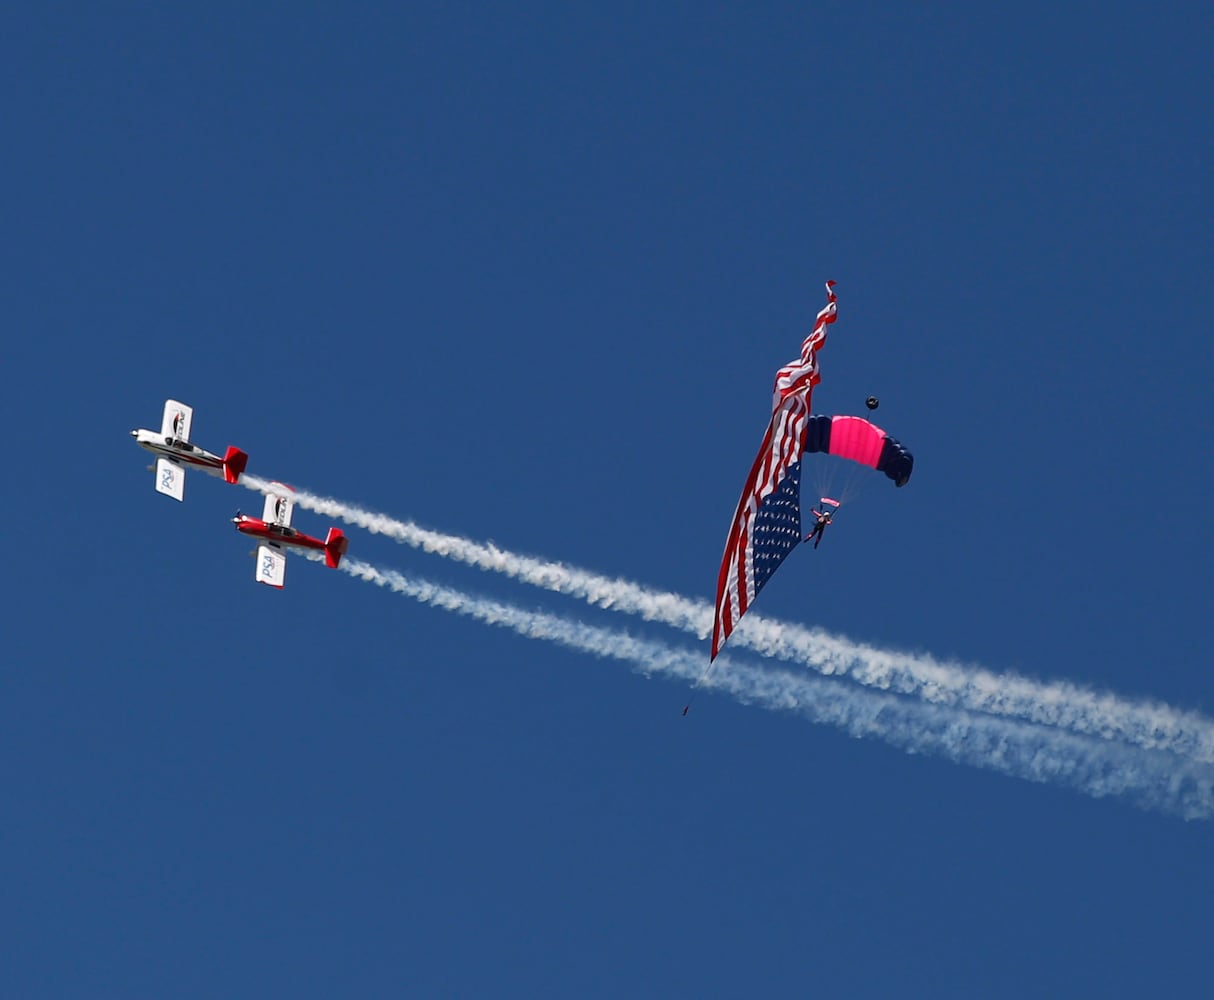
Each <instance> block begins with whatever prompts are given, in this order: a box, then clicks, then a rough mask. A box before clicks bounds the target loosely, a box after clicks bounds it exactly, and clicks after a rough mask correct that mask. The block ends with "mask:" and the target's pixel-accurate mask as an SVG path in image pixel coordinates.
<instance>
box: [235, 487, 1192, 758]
mask: <svg viewBox="0 0 1214 1000" xmlns="http://www.w3.org/2000/svg"><path fill="white" fill-rule="evenodd" d="M241 482H242V483H243V484H245V485H246V486H248V487H249V488H250V489H253V490H256V491H259V492H266V491H268V490H269V489H270V488H271V484H270V483H268V482H266V481H265V480H260V479H257V478H256V477H253V476H248V475H245V476H243V477H241ZM295 502H296V503H297V504H298V505H299V506H301V507H304V508H306V509H308V510H311V511H315V512H316V513H319V514H323V515H325V516H327V517H335V518H339V519H340V520H342V521H345V522H346V523H348V524H353V525H356V526H358V527H361V528H365V529H366V530H367V531H370V532H372V533H374V534H382V535H386V536H388V537H389V538H392V539H395V540H396V541H398V542H402V543H404V544H406V545H411V546H413V547H414V548H418V549H421V550H423V551H426V552H431V553H434V554H437V555H441V556H443V557H445V558H448V559H453V560H455V561H457V562H462V563H466V564H468V565H470V566H475V567H477V568H479V569H482V570H491V571H493V572H495V573H502V574H505V575H506V576H509V577H512V578H514V579H517V580H520V581H522V582H525V583H529V584H532V585H534V586H537V587H542V588H545V589H547V590H551V591H553V592H556V593H560V594H565V595H568V596H571V597H577V598H580V599H582V600H584V601H586V602H587V603H589V604H591V605H595V606H598V607H602V608H607V609H610V610H614V611H621V612H623V613H625V614H631V615H637V616H639V617H641V618H644V619H646V620H648V621H656V622H662V623H663V624H666V625H670V626H672V627H674V628H678V629H682V630H683V631H686V632H690V633H692V634H694V635H697V636H699V637H700V638H701V639H704V638H706V637H707V636H708V633H709V631H710V630H711V628H712V619H713V608H712V606H711V605H710V604H708V603H707V602H706V601H693V600H690V599H688V598H685V597H680V596H679V595H677V594H672V593H667V592H662V591H655V590H650V589H648V588H646V587H642V586H640V585H639V584H636V583H632V582H630V581H627V580H621V579H613V578H611V577H606V576H601V575H599V574H596V573H591V572H589V571H587V570H582V569H578V568H576V567H571V566H566V565H564V564H562V563H559V562H552V561H550V560H543V559H536V558H534V557H532V556H524V555H519V554H517V553H514V552H509V551H505V550H502V549H499V548H497V547H496V546H494V545H484V544H481V543H479V542H475V541H473V540H471V539H468V538H463V537H460V536H457V535H448V534H443V533H441V532H437V531H431V530H428V529H426V528H422V527H419V526H418V525H416V524H414V523H412V522H410V521H399V520H397V519H395V518H392V517H388V516H387V515H385V514H377V513H374V512H372V511H368V510H364V509H362V508H360V507H356V506H354V505H351V504H347V503H343V502H342V501H340V500H333V499H330V498H326V497H320V496H316V495H314V494H311V493H308V492H306V491H300V492H297V493H296V494H295ZM730 644H731V646H733V647H734V648H737V647H739V646H741V647H745V648H748V649H751V650H753V651H754V652H756V653H759V654H760V655H762V656H767V657H778V658H780V659H785V660H789V661H792V662H795V663H801V664H804V665H805V666H808V667H810V668H811V669H813V670H815V671H817V672H818V673H820V674H823V675H825V676H835V677H845V678H848V679H849V680H853V681H855V682H857V683H859V684H862V685H864V686H865V687H869V688H874V689H877V690H880V691H891V692H894V693H896V694H901V695H908V696H913V697H916V698H920V699H922V700H924V701H926V702H929V703H931V704H935V705H941V706H946V707H952V708H960V709H965V710H968V711H974V712H985V713H988V714H990V715H995V716H1001V717H1005V718H1010V719H1023V720H1026V721H1028V722H1034V723H1038V724H1040V725H1046V726H1054V727H1057V728H1060V729H1067V730H1070V731H1072V732H1075V733H1079V734H1083V735H1086V736H1094V737H1099V738H1101V739H1109V740H1122V741H1124V742H1127V743H1130V744H1133V745H1135V746H1139V747H1142V748H1143V749H1148V750H1165V751H1168V752H1170V753H1175V754H1180V755H1182V756H1185V757H1189V758H1191V759H1193V760H1196V761H1200V762H1204V763H1209V762H1214V722H1211V720H1209V719H1207V718H1205V717H1204V716H1202V715H1199V714H1198V713H1195V712H1186V711H1182V710H1179V709H1175V708H1172V707H1171V706H1168V705H1163V704H1159V703H1154V702H1147V701H1131V700H1129V699H1126V698H1122V697H1119V696H1117V695H1114V694H1111V693H1107V692H1097V691H1092V690H1089V689H1087V688H1083V687H1080V686H1079V685H1075V684H1070V683H1066V682H1049V683H1042V682H1036V681H1031V680H1028V679H1026V678H1023V677H1017V676H1015V675H1011V674H997V673H995V672H993V671H990V670H987V669H985V668H982V667H974V666H964V665H962V664H958V663H950V662H942V661H939V660H936V659H934V658H933V657H930V656H926V655H920V654H912V653H903V652H897V651H892V650H884V649H878V648H876V647H874V646H869V645H866V644H863V643H857V642H853V641H851V640H849V639H846V638H843V637H841V636H835V635H831V634H829V633H827V632H824V631H822V630H820V629H808V628H805V627H803V626H799V625H793V624H789V623H784V622H779V621H776V620H774V619H770V618H764V617H762V616H761V615H757V614H755V613H754V612H751V613H750V614H748V615H747V616H746V618H744V619H743V620H742V623H741V625H739V626H738V628H737V629H736V630H735V631H734V633H733V635H732V636H731V638H730ZM702 666H703V664H701V668H702Z"/></svg>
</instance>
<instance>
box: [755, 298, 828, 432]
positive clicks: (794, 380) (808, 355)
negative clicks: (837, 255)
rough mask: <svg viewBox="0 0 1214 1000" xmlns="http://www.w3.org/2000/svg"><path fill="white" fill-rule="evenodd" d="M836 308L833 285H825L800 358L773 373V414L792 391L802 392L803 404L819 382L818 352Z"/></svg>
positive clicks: (820, 378) (807, 400) (807, 402)
mask: <svg viewBox="0 0 1214 1000" xmlns="http://www.w3.org/2000/svg"><path fill="white" fill-rule="evenodd" d="M837 311H838V306H837V305H836V303H835V283H834V282H833V281H828V282H827V283H826V306H825V307H824V308H823V309H822V311H821V312H820V313H818V318H817V319H816V320H814V328H813V329H812V330H811V331H810V333H809V336H808V337H806V338H805V341H804V342H803V343H802V344H801V356H800V357H799V358H797V359H795V360H794V361H790V362H788V364H786V365H785V366H784V367H783V368H781V369H780V370H779V371H778V372H776V385H775V389H774V392H773V395H772V400H771V411H772V413H775V411H776V409H777V407H779V405H780V403H781V402H782V401H783V400H785V399H787V398H788V397H789V396H791V395H792V394H793V393H794V392H801V391H802V390H804V392H805V403H806V405H809V396H810V393H811V392H813V388H814V386H815V385H817V384H818V383H819V382H821V381H822V376H821V374H819V372H818V350H819V348H821V347H822V345H823V344H825V343H826V328H827V327H828V326H830V324H831V323H833V322H834V321H835V316H836V313H837Z"/></svg>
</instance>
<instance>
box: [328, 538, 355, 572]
mask: <svg viewBox="0 0 1214 1000" xmlns="http://www.w3.org/2000/svg"><path fill="white" fill-rule="evenodd" d="M349 544H350V540H349V539H348V538H346V536H345V535H343V534H342V532H341V528H330V529H329V533H328V535H326V536H325V565H326V566H328V567H329V569H337V564H338V563H340V562H341V557H342V556H344V555H345V554H346V548H347V547H348V546H349Z"/></svg>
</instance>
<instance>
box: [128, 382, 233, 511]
mask: <svg viewBox="0 0 1214 1000" xmlns="http://www.w3.org/2000/svg"><path fill="white" fill-rule="evenodd" d="M193 419H194V410H193V409H192V408H191V407H189V406H186V405H185V403H179V402H177V400H175V399H168V400H165V403H164V416H163V417H162V418H161V421H160V431H159V433H158V432H156V431H149V430H142V429H140V430H134V431H131V437H133V438H134V439H135V443H136V444H137V445H139V447H140V448H146V449H147V450H148V451H150V452H151V453H152V454H153V455H155V456H156V464H155V466H148V471H149V472H151V471H152V470H153V469H155V472H156V492H157V493H163V494H164V495H165V496H169V497H172V498H173V499H174V500H182V499H184V497H185V466H190V467H191V468H194V469H201V470H202V471H203V472H209V473H210V474H211V475H212V476H223V478H224V481H225V482H229V483H235V482H238V481H239V480H240V474H241V473H242V472H244V467H245V465H247V464H248V461H249V456H248V455H246V454H245V453H244V452H243V451H241V450H240V449H239V448H233V447H231V446H229V447H228V450H227V451H226V452H224V455H223V457H222V458H220V457H219V456H218V455H212V454H211V453H210V452H209V451H203V450H202V449H201V448H199V447H198V445H196V444H191V443H190V424H191V423H192V422H193Z"/></svg>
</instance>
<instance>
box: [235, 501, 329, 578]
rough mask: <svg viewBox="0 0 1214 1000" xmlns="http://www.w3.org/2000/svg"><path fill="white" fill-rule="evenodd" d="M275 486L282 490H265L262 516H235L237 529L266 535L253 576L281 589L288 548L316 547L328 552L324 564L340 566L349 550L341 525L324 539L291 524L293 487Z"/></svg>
mask: <svg viewBox="0 0 1214 1000" xmlns="http://www.w3.org/2000/svg"><path fill="white" fill-rule="evenodd" d="M274 486H275V487H277V488H278V489H280V490H282V492H281V493H268V494H266V505H265V509H264V510H263V511H262V514H261V517H260V518H256V517H250V516H249V515H248V514H237V515H236V516H235V517H234V518H232V523H233V524H234V525H236V530H237V531H241V532H243V533H244V534H246V535H252V536H253V537H254V538H261V539H263V541H262V543H261V544H260V545H259V546H257V568H256V569H255V570H254V572H253V579H254V580H256V581H257V582H258V583H264V584H267V585H269V586H271V587H278V588H280V589H281V587H282V582H283V577H284V576H285V574H286V570H287V553H286V549H287V548H288V547H290V546H295V547H296V548H301V549H317V550H318V551H320V552H323V553H324V554H325V565H326V566H328V567H329V568H330V569H337V565H338V563H340V562H341V557H342V556H344V555H345V554H346V547H347V546H348V545H349V544H350V541H349V539H348V538H346V536H345V535H343V534H342V533H341V529H340V528H330V529H329V533H328V535H326V536H325V540H324V541H323V542H322V541H321V540H320V539H319V538H313V537H312V536H311V535H305V534H304V533H303V532H302V531H297V530H296V529H295V528H292V527H291V514H292V512H293V511H294V510H295V500H294V499H293V498H292V497H291V493H292V492H293V491H292V490H291V487H289V486H284V485H283V484H282V483H275V484H274Z"/></svg>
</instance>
